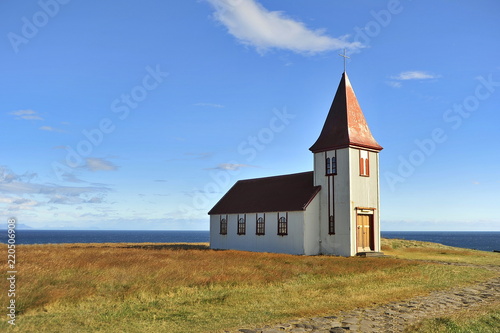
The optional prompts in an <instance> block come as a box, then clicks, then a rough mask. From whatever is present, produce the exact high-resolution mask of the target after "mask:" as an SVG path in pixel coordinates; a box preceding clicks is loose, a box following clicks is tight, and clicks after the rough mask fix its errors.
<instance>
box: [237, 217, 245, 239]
mask: <svg viewBox="0 0 500 333" xmlns="http://www.w3.org/2000/svg"><path fill="white" fill-rule="evenodd" d="M246 224H247V223H246V216H245V215H243V217H240V216H239V215H238V235H244V234H245V231H246V227H247V226H246Z"/></svg>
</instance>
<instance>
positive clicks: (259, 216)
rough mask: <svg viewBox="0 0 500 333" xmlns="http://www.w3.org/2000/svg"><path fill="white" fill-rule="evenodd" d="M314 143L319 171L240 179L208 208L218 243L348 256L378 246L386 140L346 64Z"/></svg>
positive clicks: (218, 246) (216, 246)
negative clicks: (373, 126) (378, 137)
mask: <svg viewBox="0 0 500 333" xmlns="http://www.w3.org/2000/svg"><path fill="white" fill-rule="evenodd" d="M309 149H310V150H311V152H312V153H313V155H314V170H313V171H310V172H302V173H296V174H290V175H282V176H274V177H266V178H258V179H248V180H240V181H238V182H237V183H236V184H234V186H233V187H232V188H231V189H230V190H229V191H228V192H227V193H226V194H225V195H224V196H223V197H222V198H221V199H220V200H219V202H217V204H216V205H215V206H214V207H213V208H212V209H211V210H210V211H209V212H208V214H209V215H210V247H211V248H212V249H234V250H244V251H257V252H275V253H289V254H299V255H319V254H328V255H339V256H346V257H348V256H354V255H357V254H358V255H359V254H365V255H367V254H368V255H369V254H370V253H372V252H375V253H376V252H379V251H380V209H379V207H380V199H379V154H378V153H379V152H380V151H381V150H382V147H381V146H380V145H379V144H378V143H377V141H375V139H374V138H373V136H372V134H371V132H370V129H369V128H368V125H367V123H366V119H365V117H364V115H363V112H362V111H361V108H360V106H359V104H358V100H357V99H356V95H355V94H354V90H353V89H352V86H351V83H350V82H349V78H348V77H347V74H346V73H345V72H344V73H343V74H342V79H341V80H340V84H339V86H338V88H337V92H336V94H335V97H334V99H333V102H332V106H331V107H330V111H329V112H328V115H327V117H326V121H325V124H324V126H323V129H322V130H321V133H320V135H319V137H318V139H317V140H316V142H315V143H314V144H313V145H312V146H311V148H309Z"/></svg>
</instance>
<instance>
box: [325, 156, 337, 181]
mask: <svg viewBox="0 0 500 333" xmlns="http://www.w3.org/2000/svg"><path fill="white" fill-rule="evenodd" d="M334 154H335V152H334ZM325 164H326V175H336V174H337V158H336V157H335V156H332V157H327V158H326V160H325Z"/></svg>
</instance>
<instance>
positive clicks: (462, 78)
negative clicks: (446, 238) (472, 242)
mask: <svg viewBox="0 0 500 333" xmlns="http://www.w3.org/2000/svg"><path fill="white" fill-rule="evenodd" d="M498 13H500V3H499V2H498V1H495V0H491V1H486V0H480V1H443V0H433V1H409V0H406V1H405V0H401V1H392V0H391V1H355V2H354V1H329V0H315V1H310V0H309V1H306V0H294V1H284V0H274V1H270V0H258V1H257V0H199V1H186V0H172V1H159V0H145V1H140V2H138V1H76V0H73V1H69V0H65V1H63V0H59V1H57V0H41V1H22V2H21V1H12V0H11V1H2V3H1V4H0V22H2V23H1V24H0V36H2V38H0V49H1V52H0V67H1V71H0V72H1V73H2V75H1V76H0V87H1V96H2V98H1V103H0V122H1V124H2V126H1V131H0V216H3V218H4V219H5V220H7V219H8V218H9V217H16V218H17V219H18V220H19V223H23V224H27V225H30V226H31V227H33V228H72V229H85V228H99V229H197V230H203V229H208V216H207V214H206V213H207V211H208V210H209V209H210V208H211V207H212V205H213V204H214V203H215V202H216V201H217V200H218V199H219V198H220V197H221V196H222V195H223V194H224V193H225V192H226V190H227V189H228V188H229V187H230V186H231V185H232V184H234V182H236V181H237V180H239V179H246V178H254V177H263V176H271V175H280V174H287V173H294V172H302V171H307V170H312V153H311V152H310V151H309V150H308V148H309V147H310V146H311V145H312V144H313V143H314V141H315V140H316V139H317V136H318V135H319V132H320V130H321V128H322V125H323V122H324V120H325V117H326V114H327V112H328V109H329V106H330V104H331V101H332V99H333V96H334V94H335V90H336V88H337V85H338V83H339V81H340V77H341V74H342V71H343V60H342V58H341V57H339V56H338V53H341V52H342V50H343V49H344V48H346V49H347V54H348V55H349V56H350V59H349V60H348V61H347V72H348V74H349V78H350V81H351V83H352V85H353V87H354V90H355V92H356V94H357V97H358V100H359V102H360V105H361V107H362V109H363V111H364V113H365V116H366V118H367V120H368V124H369V126H370V128H371V131H372V133H373V135H374V136H375V138H376V139H377V141H378V142H379V143H380V144H381V145H382V146H383V147H384V150H383V151H382V152H381V155H380V157H381V164H380V179H381V185H380V188H381V204H382V209H381V214H382V229H383V230H500V217H499V214H498V212H497V210H498V207H499V203H500V167H499V165H500V149H499V147H498V146H497V144H498V143H499V142H500V131H499V121H500V115H499V111H500V110H499V109H500V61H499V59H500V43H499V40H500V38H499V37H500V20H498Z"/></svg>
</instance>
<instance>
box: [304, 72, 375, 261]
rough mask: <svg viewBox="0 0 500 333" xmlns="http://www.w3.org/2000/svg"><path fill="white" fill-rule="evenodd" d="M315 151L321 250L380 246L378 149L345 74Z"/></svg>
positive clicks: (360, 250) (348, 253)
mask: <svg viewBox="0 0 500 333" xmlns="http://www.w3.org/2000/svg"><path fill="white" fill-rule="evenodd" d="M309 149H310V150H311V152H313V154H314V185H315V186H318V185H319V186H321V192H320V198H319V205H320V208H319V217H320V221H319V223H320V226H319V233H320V253H323V254H334V255H341V256H353V255H356V254H357V253H363V252H379V251H380V209H379V208H380V200H379V154H378V153H379V152H380V151H381V150H382V147H381V146H380V145H379V144H378V143H377V141H375V139H374V138H373V136H372V134H371V132H370V129H369V128H368V124H367V123H366V119H365V116H364V115H363V112H362V111H361V108H360V106H359V103H358V100H357V99H356V95H355V94H354V90H353V89H352V86H351V83H350V82H349V78H348V77H347V74H346V73H345V72H344V73H343V74H342V79H341V80H340V84H339V86H338V88H337V92H336V94H335V98H334V99H333V102H332V105H331V107H330V111H329V112H328V115H327V117H326V121H325V124H324V126H323V129H322V130H321V134H320V135H319V138H318V139H317V140H316V142H315V143H314V144H313V145H312V147H311V148H309Z"/></svg>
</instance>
